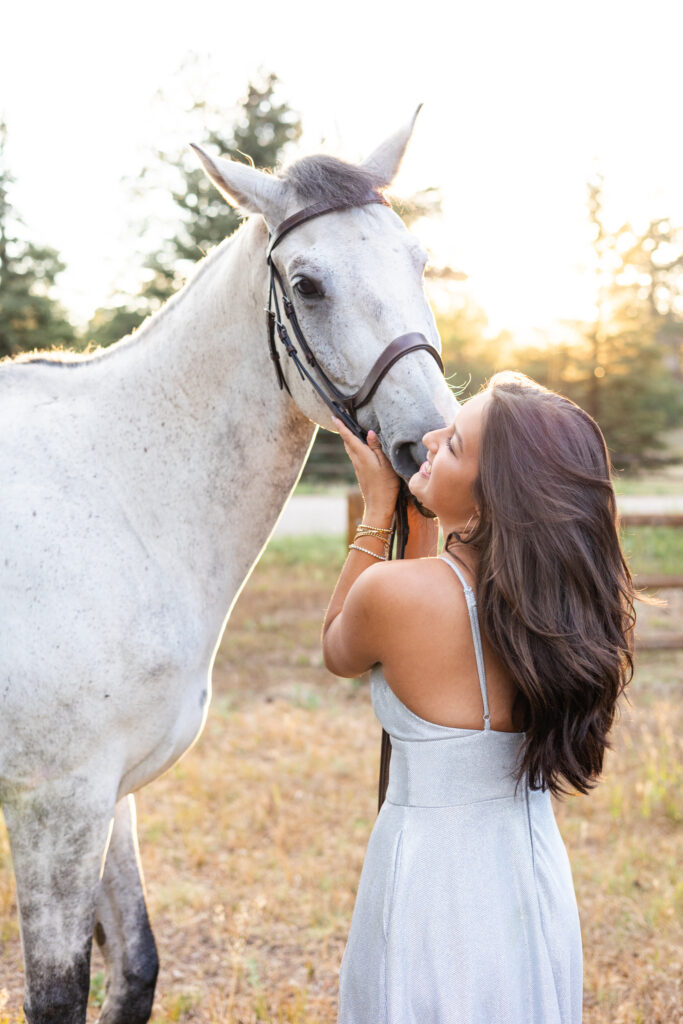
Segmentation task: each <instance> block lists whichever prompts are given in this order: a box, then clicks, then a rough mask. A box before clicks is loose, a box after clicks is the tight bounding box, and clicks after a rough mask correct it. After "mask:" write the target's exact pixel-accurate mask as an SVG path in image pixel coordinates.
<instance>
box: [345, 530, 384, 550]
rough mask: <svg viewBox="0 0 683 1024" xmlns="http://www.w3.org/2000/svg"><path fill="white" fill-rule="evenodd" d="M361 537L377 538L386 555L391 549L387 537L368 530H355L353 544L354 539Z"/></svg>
mask: <svg viewBox="0 0 683 1024" xmlns="http://www.w3.org/2000/svg"><path fill="white" fill-rule="evenodd" d="M363 537H369V538H372V540H379V541H381V542H382V544H383V546H384V554H385V555H386V556H387V557H388V556H389V552H390V550H391V541H390V540H389V538H388V537H382V535H381V534H379V533H374V532H372V533H371V532H370V530H361V529H358V530H356V536H355V537H354V538H353V542H354V544H355V543H356V541H358V540H361V539H362V538H363Z"/></svg>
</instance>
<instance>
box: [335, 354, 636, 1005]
mask: <svg viewBox="0 0 683 1024" xmlns="http://www.w3.org/2000/svg"><path fill="white" fill-rule="evenodd" d="M336 426H337V428H338V430H339V432H340V434H341V436H342V438H343V440H344V443H345V446H346V450H347V452H348V454H349V456H350V457H351V460H352V462H353V465H354V468H355V470H356V473H357V476H358V481H359V484H360V487H361V490H362V492H363V495H364V498H365V514H364V518H363V524H364V525H362V526H361V527H360V528H359V533H358V535H357V536H356V539H355V541H354V543H353V544H352V545H351V549H350V551H349V557H348V559H347V561H346V564H345V566H344V568H343V570H342V573H341V576H340V578H339V581H338V583H337V587H336V589H335V591H334V594H333V596H332V600H331V602H330V606H329V609H328V611H327V615H326V618H325V624H324V627H323V652H324V657H325V663H326V665H327V667H328V668H329V669H330V670H331V671H332V672H334V673H336V674H337V675H341V676H357V675H360V674H361V673H362V672H365V671H366V670H367V669H369V668H371V667H372V666H375V667H374V670H373V672H372V676H371V696H372V703H373V707H374V709H375V712H376V714H377V716H378V718H379V719H380V721H381V723H382V725H383V726H384V728H385V729H386V730H387V731H388V732H389V733H390V735H391V739H392V760H391V770H390V781H389V789H388V792H387V798H386V801H385V803H384V805H383V807H382V810H381V812H380V814H379V817H378V819H377V822H376V824H375V827H374V829H373V832H372V836H371V838H370V843H369V847H368V852H367V856H366V859H365V863H364V866H363V872H362V876H361V880H360V884H359V889H358V896H357V900H356V907H355V910H354V915H353V921H352V924H351V931H350V935H349V940H348V944H347V948H346V952H345V954H344V961H343V964H342V970H341V975H340V1003H339V1021H340V1024H413V1022H414V1024H503V1022H504V1024H576V1022H578V1021H580V1020H581V1002H582V953H581V933H580V928H579V918H578V913H577V907H576V899H575V895H574V888H573V883H572V876H571V870H570V866H569V861H568V859H567V854H566V851H565V848H564V845H563V842H562V839H561V837H560V834H559V832H558V829H557V825H556V823H555V817H554V814H553V808H552V805H551V801H550V795H551V794H554V795H556V796H558V795H561V794H562V793H566V792H570V791H577V790H578V791H579V792H581V793H586V792H588V790H589V789H590V788H591V787H592V786H593V785H595V782H596V780H597V778H598V776H599V774H600V772H601V769H602V760H603V753H604V750H605V747H607V746H608V745H609V744H608V741H607V734H608V732H609V730H610V727H611V725H612V722H613V719H614V715H615V709H616V703H617V698H618V697H619V694H620V693H621V692H622V690H623V688H624V686H625V685H626V683H627V682H628V680H629V678H630V674H631V671H632V661H631V635H632V627H633V589H632V583H631V577H630V574H629V571H628V568H627V566H626V564H625V561H624V558H623V555H622V552H621V549H620V546H619V538H618V533H617V528H616V506H615V499H614V491H613V488H612V484H611V479H610V468H609V458H608V455H607V450H606V448H605V442H604V440H603V437H602V434H601V433H600V430H599V428H598V427H597V425H596V424H595V422H594V421H593V420H592V419H591V418H590V417H589V416H588V415H587V414H586V413H584V412H583V411H582V410H581V409H579V408H578V406H576V405H574V404H573V403H572V402H570V401H569V400H568V399H566V398H562V397H561V396H559V395H556V394H553V393H552V392H550V391H547V390H546V389H544V388H542V387H540V386H539V385H536V384H534V383H533V382H532V381H530V380H529V379H528V378H526V377H522V376H521V375H510V374H505V375H496V376H495V377H494V378H493V379H492V380H491V382H490V384H489V386H488V387H487V388H486V390H485V391H483V392H482V393H481V394H479V395H477V396H476V397H475V398H472V399H471V400H470V401H468V402H467V403H466V404H464V405H463V406H462V407H461V408H460V409H459V411H458V413H457V416H456V419H455V422H454V423H453V424H451V425H449V426H447V427H445V428H444V429H443V430H437V431H433V432H432V433H430V434H427V435H426V436H425V438H424V444H425V445H426V448H427V452H428V456H427V460H426V462H425V463H423V465H422V466H421V467H420V470H419V471H418V472H417V473H416V474H415V475H414V476H413V477H412V478H411V480H410V483H409V486H410V490H411V492H412V493H413V495H414V496H415V498H417V499H418V500H419V502H420V503H421V504H422V505H423V506H425V507H426V508H428V509H431V510H432V511H433V512H434V513H435V514H436V515H437V516H438V519H439V520H440V523H441V526H442V529H443V535H444V537H445V538H446V542H445V545H444V552H443V554H442V555H441V556H440V557H435V556H436V554H437V527H436V524H435V522H434V521H433V520H427V519H423V518H422V517H421V516H419V514H417V513H414V514H413V515H412V516H411V537H410V541H409V546H408V549H407V552H406V555H407V558H406V560H405V561H396V562H391V561H386V560H385V559H386V555H387V538H388V536H389V533H388V531H389V528H390V525H391V519H392V513H393V509H394V505H395V500H396V495H397V492H398V487H399V481H398V479H397V477H396V475H395V474H394V472H393V470H392V468H391V465H390V464H389V462H388V460H387V459H386V458H385V456H384V455H383V453H382V450H381V447H380V445H379V440H378V438H377V436H376V435H375V434H373V433H372V432H371V433H370V434H369V435H368V445H367V446H366V445H363V444H362V443H360V442H359V441H358V440H357V439H356V438H355V437H354V436H353V435H352V434H351V433H349V431H348V430H346V429H345V427H344V426H343V424H341V423H339V422H337V424H336Z"/></svg>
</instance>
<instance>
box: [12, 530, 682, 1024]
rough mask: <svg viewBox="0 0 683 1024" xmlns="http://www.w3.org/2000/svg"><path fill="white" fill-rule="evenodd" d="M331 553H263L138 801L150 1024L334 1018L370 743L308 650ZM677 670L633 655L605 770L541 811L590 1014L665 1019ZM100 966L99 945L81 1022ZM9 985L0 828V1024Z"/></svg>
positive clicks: (676, 921) (370, 786)
mask: <svg viewBox="0 0 683 1024" xmlns="http://www.w3.org/2000/svg"><path fill="white" fill-rule="evenodd" d="M340 557H341V547H340V545H339V544H337V543H336V542H324V543H322V544H320V545H313V546H311V545H308V547H306V542H303V543H301V544H300V546H299V547H297V545H291V544H290V545H288V546H285V547H284V548H282V547H280V550H279V551H277V550H276V551H274V552H269V553H268V554H267V555H266V557H265V558H264V559H263V561H262V562H261V564H260V565H259V567H258V569H257V570H256V572H255V573H254V576H253V577H252V579H251V581H250V583H249V585H248V587H247V589H246V590H245V592H244V594H243V596H242V597H241V599H240V602H239V604H238V607H237V608H236V610H235V613H234V616H233V619H232V622H231V624H230V627H229V629H228V632H227V635H226V638H225V641H224V643H223V647H222V649H221V652H220V656H219V658H218V661H217V666H216V673H215V679H214V683H215V695H214V702H213V709H212V713H211V715H210V717H209V721H208V724H207V727H206V730H205V732H204V735H203V736H202V738H201V740H200V741H199V743H198V745H197V746H196V748H195V749H194V750H193V751H192V752H191V753H190V754H189V755H188V756H187V757H186V758H185V759H183V761H182V762H181V763H180V764H179V765H177V766H176V767H175V768H174V769H173V770H172V771H171V772H169V773H168V774H167V775H166V776H165V777H164V778H162V779H160V780H158V781H157V782H155V783H154V784H153V785H152V786H150V787H149V788H148V789H147V790H146V791H144V792H143V793H142V794H141V795H140V796H139V798H138V811H139V821H140V842H141V849H142V857H143V862H144V864H145V870H146V874H147V879H148V896H149V907H150V914H151V917H152V921H153V924H154V929H155V934H156V937H157V942H158V945H159V950H160V955H161V960H162V969H161V974H160V978H159V984H158V989H157V1001H156V1005H155V1012H154V1017H153V1020H154V1021H155V1022H156V1024H166V1022H169V1021H196V1022H202V1024H218V1022H220V1024H228V1022H243V1024H252V1022H257V1021H260V1022H271V1024H275V1022H278V1024H331V1022H333V1021H334V1020H335V1015H336V986H337V977H338V968H339V962H340V959H341V954H342V951H343V947H344V942H345V938H346V933H347V930H348V926H349V921H350V917H351V911H352V908H353V900H354V893H355V886H356V884H357V881H358V876H359V873H360V868H361V864H362V859H363V854H364V850H365V845H366V842H367V837H368V834H369V831H370V828H371V826H372V822H373V820H374V815H375V784H376V770H377V757H378V740H379V736H378V726H377V724H376V722H375V720H374V718H373V715H372V711H371V708H370V705H369V699H368V692H367V687H366V686H365V685H364V683H360V684H359V683H358V682H350V683H349V682H345V681H340V680H337V679H335V678H334V677H332V676H330V675H328V674H327V673H326V672H325V670H324V669H323V668H322V666H321V662H320V654H319V646H318V637H319V629H320V622H321V619H322V613H323V609H324V606H325V603H326V600H327V598H328V596H329V593H330V591H331V587H332V584H333V582H334V579H335V574H336V571H337V568H338V565H339V559H340ZM682 669H683V653H676V654H674V653H667V654H657V653H652V654H649V653H648V654H644V655H643V656H642V657H641V659H640V661H639V664H638V668H637V675H636V679H635V682H634V684H633V686H632V689H631V701H632V704H631V706H630V707H629V706H627V705H626V706H625V709H624V713H623V715H622V719H621V721H620V723H619V725H618V727H617V728H616V730H615V733H614V743H615V750H614V751H613V752H611V753H610V755H609V757H608V761H607V770H606V773H605V777H604V781H603V782H602V783H601V785H600V786H599V787H598V788H597V790H596V791H595V792H594V793H593V794H592V795H591V796H590V797H577V798H573V799H570V800H569V801H568V802H566V803H564V804H561V805H558V806H557V807H556V812H557V817H558V823H559V826H560V829H561V831H562V834H563V836H564V839H565V842H566V845H567V848H568V850H569V855H570V859H571V862H572V866H573V872H574V880H575V884H576V890H577V897H578V901H579V908H580V914H581V922H582V930H583V940H584V959H585V1014H584V1021H585V1024H637V1022H642V1024H673V1022H675V1021H676V1020H678V1019H680V1018H679V1017H677V1013H678V1012H679V1011H678V1010H677V1007H679V1006H680V1005H681V1003H680V998H681V993H680V990H679V989H678V988H677V983H678V979H680V978H681V976H682V972H681V960H680V948H681V928H680V911H681V909H682V908H681V904H682V903H683V883H682V882H681V880H680V870H677V866H678V865H680V863H681V859H682V858H681V815H682V814H683V810H682V808H681V805H680V803H679V802H677V799H680V788H681V767H680V765H681V758H680V750H679V749H678V744H679V741H680V737H681V736H682V735H683V715H682V713H681V709H680V702H679V701H677V699H676V696H677V694H676V687H677V685H678V682H679V680H680V677H681V670H682ZM677 915H678V916H677ZM101 970H102V966H101V963H100V962H99V960H98V959H97V955H96V957H95V960H94V964H93V972H94V981H93V986H92V991H91V1019H93V1020H94V1019H95V1016H96V1013H97V1006H96V1005H95V1004H96V1002H97V1000H98V999H100V998H101V990H102V977H101ZM21 993H22V976H21V967H20V950H19V940H18V929H17V924H16V908H15V906H14V891H13V885H12V882H11V872H10V867H9V858H8V852H7V843H6V836H5V835H4V833H2V834H0V1024H14V1022H15V1021H18V1020H19V1019H20V1011H19V1007H20V1004H21ZM3 1001H4V1004H3Z"/></svg>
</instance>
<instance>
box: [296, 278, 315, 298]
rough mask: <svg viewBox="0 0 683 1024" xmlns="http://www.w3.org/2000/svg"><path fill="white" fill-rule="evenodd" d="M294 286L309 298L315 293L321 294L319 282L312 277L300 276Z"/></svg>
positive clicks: (300, 293)
mask: <svg viewBox="0 0 683 1024" xmlns="http://www.w3.org/2000/svg"><path fill="white" fill-rule="evenodd" d="M294 288H295V289H296V291H297V292H298V293H299V295H304V296H305V297H306V298H307V299H308V298H311V297H312V296H313V295H320V292H319V290H318V286H317V284H316V283H315V281H311V279H310V277H300V278H299V280H298V281H297V282H296V284H295V285H294Z"/></svg>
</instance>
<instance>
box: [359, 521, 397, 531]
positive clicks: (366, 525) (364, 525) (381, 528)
mask: <svg viewBox="0 0 683 1024" xmlns="http://www.w3.org/2000/svg"><path fill="white" fill-rule="evenodd" d="M358 528H359V529H363V530H377V532H378V533H393V532H394V531H393V530H392V529H391V527H390V526H370V524H369V523H359V524H358Z"/></svg>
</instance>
